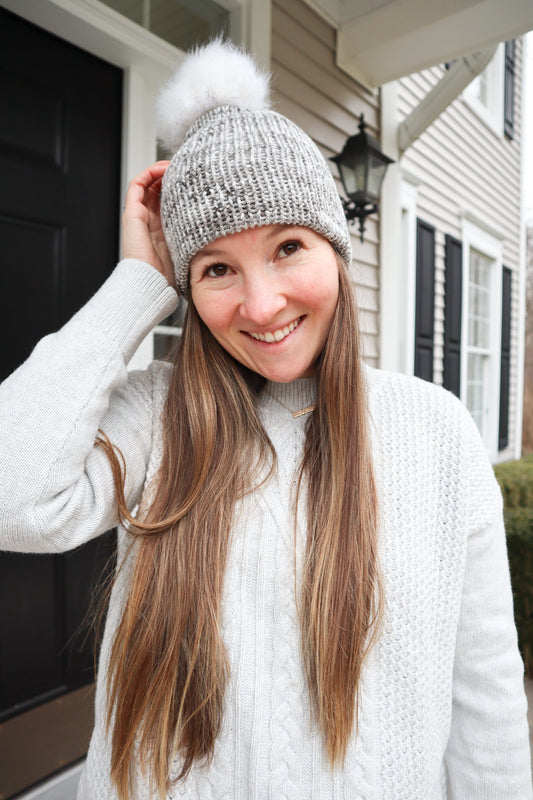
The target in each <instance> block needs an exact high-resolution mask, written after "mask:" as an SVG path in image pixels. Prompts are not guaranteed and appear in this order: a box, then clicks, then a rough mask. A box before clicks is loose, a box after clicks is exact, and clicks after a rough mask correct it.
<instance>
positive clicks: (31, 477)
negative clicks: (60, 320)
mask: <svg viewBox="0 0 533 800" xmlns="http://www.w3.org/2000/svg"><path fill="white" fill-rule="evenodd" d="M154 169H155V173H156V174H155V177H154V175H152V179H151V180H150V178H148V180H149V186H148V188H147V189H145V191H148V190H149V188H150V187H152V186H157V182H158V181H159V182H160V178H161V175H162V174H163V172H164V168H163V166H160V167H158V166H157V165H155V167H154ZM147 173H149V171H145V173H142V175H146V174H147ZM139 177H141V176H139ZM136 180H137V188H136V189H133V190H132V188H131V186H130V190H129V191H128V202H127V205H126V210H125V212H124V216H125V218H126V223H125V225H126V227H127V230H128V234H127V242H128V248H131V247H132V241H133V239H135V236H133V233H132V231H133V232H135V234H136V239H135V241H136V245H135V247H137V248H138V256H137V257H136V258H133V257H131V255H132V253H133V252H135V247H134V248H133V249H130V250H129V253H130V257H129V258H127V259H125V260H124V261H122V262H121V263H120V264H119V265H118V266H117V268H116V269H115V271H114V272H113V274H112V275H111V276H110V278H109V279H108V280H107V281H106V282H105V284H104V285H103V286H102V287H101V289H100V290H99V291H98V292H97V293H96V294H95V295H94V297H93V298H91V300H90V301H89V302H88V303H87V304H86V305H85V306H84V307H83V308H82V309H81V310H80V311H79V312H78V313H77V314H76V315H75V316H74V317H73V318H72V319H71V320H70V321H69V322H68V323H67V324H66V325H65V326H64V327H63V328H62V329H61V330H59V331H58V332H57V333H54V334H52V335H50V336H46V337H45V338H44V339H42V340H41V341H40V342H39V343H38V345H37V346H36V348H35V350H34V351H33V353H32V354H31V356H30V357H29V359H28V360H27V361H26V362H25V363H24V364H22V365H21V366H20V367H19V368H18V369H17V370H16V371H15V372H14V373H13V374H12V375H11V376H10V377H9V378H8V379H7V380H6V381H4V383H3V384H2V385H1V386H0V420H1V424H0V548H1V549H10V550H17V551H27V552H53V551H61V550H68V549H70V548H72V547H75V546H77V545H78V544H81V543H82V542H84V541H86V540H88V539H89V538H91V537H92V536H95V535H97V534H99V533H101V532H103V531H105V530H107V529H108V528H110V527H112V526H113V525H114V524H115V523H116V503H115V496H114V487H113V481H112V476H111V471H110V468H109V464H108V462H107V458H106V456H105V454H104V453H103V452H102V451H101V450H100V448H95V447H94V440H95V437H96V435H97V431H98V429H99V428H103V429H104V430H105V432H106V434H107V436H108V437H109V439H110V440H111V441H112V442H113V443H114V444H116V445H117V446H118V447H120V448H121V450H122V451H123V453H124V456H125V459H126V469H127V478H126V496H127V497H128V498H129V503H130V506H133V505H134V504H135V502H136V500H137V498H138V495H139V493H140V490H141V488H142V485H143V482H144V476H145V469H146V463H147V459H148V456H149V451H150V443H151V430H152V417H153V392H154V387H156V386H157V383H158V381H160V380H161V368H157V367H155V368H152V369H151V370H149V371H147V372H144V373H132V374H131V376H130V377H128V373H127V369H126V365H127V363H128V360H129V359H130V357H131V355H132V354H133V352H134V351H135V350H136V348H137V346H138V345H139V343H140V341H141V340H142V339H143V337H144V336H146V334H147V333H148V332H149V331H150V329H151V328H152V327H153V326H154V325H156V324H157V323H158V322H160V321H161V320H162V319H164V318H165V317H166V316H167V315H168V314H169V313H171V312H172V310H173V309H174V308H175V306H176V303H177V295H176V292H175V290H174V289H173V288H172V287H171V286H169V281H168V277H167V276H166V275H165V277H163V275H162V274H160V272H162V273H163V274H165V273H164V271H165V270H166V269H167V267H168V264H165V250H164V249H163V248H162V245H161V242H160V241H159V244H158V245H157V246H156V244H157V242H158V237H159V230H158V229H157V225H156V224H155V222H154V218H153V213H154V212H153V204H152V207H151V210H148V212H147V213H146V215H145V221H144V236H143V234H142V225H143V223H142V221H140V219H139V218H140V217H141V216H142V215H143V213H144V212H143V210H142V208H139V206H142V205H143V199H145V198H140V199H139V196H140V189H139V184H138V181H139V178H138V179H136ZM133 183H134V182H132V185H133ZM155 191H157V192H158V191H159V189H158V188H157V189H156V190H155ZM152 200H153V198H152V197H151V198H150V203H151V202H152ZM135 206H136V207H137V208H135ZM145 207H146V206H145ZM143 241H144V244H143ZM150 243H151V244H150ZM150 246H151V247H152V251H153V252H152V253H151V252H150ZM143 247H144V250H143V249H142V248H143ZM158 249H159V254H160V255H159V262H158V263H154V261H152V266H150V265H149V264H148V263H146V262H145V261H144V260H141V255H142V254H144V258H145V259H146V258H153V253H156V255H157V250H158ZM154 266H155V267H156V268H157V270H158V271H156V269H154V268H153V267H154ZM160 267H161V269H159V268H160Z"/></svg>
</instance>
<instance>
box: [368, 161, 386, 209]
mask: <svg viewBox="0 0 533 800" xmlns="http://www.w3.org/2000/svg"><path fill="white" fill-rule="evenodd" d="M386 169H387V164H384V163H383V161H382V159H381V158H378V157H377V156H375V155H373V156H371V158H370V170H369V175H368V187H367V192H368V194H369V195H370V197H371V198H372V199H373V200H374V201H376V202H377V200H378V199H379V193H380V191H381V184H382V183H383V178H384V177H385V170H386Z"/></svg>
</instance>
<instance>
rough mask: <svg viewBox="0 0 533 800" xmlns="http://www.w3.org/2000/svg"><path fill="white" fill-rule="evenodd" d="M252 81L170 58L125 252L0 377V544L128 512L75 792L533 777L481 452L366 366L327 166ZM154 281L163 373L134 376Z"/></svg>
mask: <svg viewBox="0 0 533 800" xmlns="http://www.w3.org/2000/svg"><path fill="white" fill-rule="evenodd" d="M206 73H207V75H208V76H209V77H208V78H206V77H205V75H206ZM212 76H214V78H213V77H212ZM266 88H267V86H266V82H265V79H264V77H263V76H261V75H260V74H259V73H257V71H256V70H255V68H254V66H253V64H252V63H251V62H250V60H249V59H247V57H245V56H243V55H242V54H240V53H238V52H236V51H235V50H234V48H232V47H231V46H229V45H223V44H221V43H220V42H215V43H213V44H211V45H209V46H208V47H207V48H204V49H203V50H200V51H197V52H196V53H195V54H193V55H192V56H190V57H189V58H188V59H187V60H186V61H185V62H184V64H183V65H182V67H181V68H180V70H179V71H178V73H177V76H176V78H175V80H174V82H173V83H172V84H171V85H169V87H167V89H165V91H164V92H163V95H162V98H161V102H160V111H159V113H160V130H161V132H162V135H163V138H164V140H165V141H166V143H167V145H169V146H170V147H171V149H173V150H175V151H176V152H175V155H174V157H173V159H172V161H171V162H170V164H167V162H162V163H158V164H156V165H154V166H153V167H151V168H150V169H148V170H146V171H145V172H143V173H141V175H139V176H138V178H137V179H136V180H135V181H133V183H132V184H131V186H130V189H129V191H128V197H127V202H126V208H125V212H124V218H123V237H124V243H123V251H124V256H125V259H124V261H123V262H122V263H121V264H119V266H118V267H117V269H116V270H115V273H114V274H113V275H112V276H111V278H110V279H109V280H108V281H107V282H106V284H105V285H104V287H102V289H101V290H100V291H99V292H98V293H97V295H96V296H95V297H94V298H93V299H92V300H91V301H90V302H89V303H88V304H87V306H85V307H84V308H83V309H82V310H81V311H80V312H79V313H78V314H77V315H76V316H75V317H74V318H73V320H71V322H69V323H68V325H66V326H65V328H64V329H62V330H61V331H60V332H58V333H57V334H55V335H54V336H52V337H47V339H45V340H43V341H42V342H41V343H40V344H39V345H38V346H37V348H36V350H35V352H34V353H33V354H32V356H31V358H30V359H29V360H28V362H27V363H26V364H25V365H23V366H22V367H20V369H19V370H17V372H16V373H14V375H13V376H11V378H10V379H8V381H6V382H5V384H4V385H3V387H2V390H1V402H2V408H3V409H4V415H3V419H8V421H9V424H8V425H7V426H5V427H6V428H7V430H3V431H2V434H1V435H2V442H1V450H0V452H1V453H2V464H3V470H2V476H3V477H2V484H3V485H2V492H3V495H2V503H1V508H2V521H1V531H2V541H3V544H4V546H5V547H9V548H12V549H15V550H22V551H32V550H34V551H47V550H49V551H54V550H62V549H68V548H71V547H74V546H76V545H78V544H80V543H81V542H83V541H86V540H87V539H89V538H91V537H93V536H96V535H98V534H99V533H101V532H103V531H104V530H107V529H108V528H110V527H112V526H113V525H114V524H116V522H117V521H118V520H120V521H121V522H122V525H123V529H122V530H121V532H120V534H119V565H120V566H119V569H118V570H117V575H116V579H115V583H114V587H113V591H112V595H111V600H110V605H109V611H108V617H107V622H106V630H105V634H104V639H103V643H102V649H101V655H100V664H99V678H98V686H97V696H96V723H95V731H94V734H93V737H92V741H91V746H90V750H89V754H88V758H87V764H86V767H85V771H84V774H83V777H82V780H81V784H80V790H79V797H80V798H82V799H85V798H87V799H88V798H91V800H93V799H94V798H96V799H97V800H104V798H105V800H108V799H109V798H120V800H123V799H125V798H130V799H133V798H143V800H144V798H149V797H152V796H153V797H156V796H159V797H162V798H164V797H167V798H174V797H178V796H183V797H188V798H202V800H204V799H205V798H246V799H248V798H267V797H268V798H274V799H275V800H277V798H284V797H287V798H291V800H294V798H302V799H303V798H305V799H306V800H307V799H308V798H340V797H343V798H364V799H365V800H368V799H369V798H374V799H375V800H377V799H378V798H380V800H381V799H382V800H385V799H386V800H389V798H395V799H397V800H400V798H405V800H428V799H429V800H437V799H438V800H441V799H442V798H453V799H454V800H462V799H463V798H478V799H479V800H481V798H483V800H488V798H524V800H525V799H526V798H531V797H532V792H531V776H530V768H529V752H528V741H527V736H528V732H527V723H526V717H525V710H526V707H525V698H524V693H523V687H522V685H521V681H522V665H521V661H520V657H519V654H518V651H517V646H516V633H515V629H514V624H513V619H512V600H511V593H510V586H509V575H508V568H507V560H506V552H505V539H504V533H503V527H502V522H501V516H502V515H501V500H500V496H499V492H498V489H497V485H496V483H495V480H494V476H493V474H492V470H491V468H490V464H489V463H488V461H487V458H486V455H485V453H484V448H483V445H482V443H481V442H480V439H479V436H478V434H477V432H476V430H475V426H474V425H473V423H472V421H471V420H470V418H469V417H468V415H467V414H466V412H465V411H464V409H463V408H462V406H461V405H460V403H459V402H458V401H457V400H456V399H455V398H453V397H451V396H450V395H448V394H447V393H446V392H444V391H442V390H440V389H438V388H436V387H434V386H432V385H429V384H426V383H423V382H421V381H417V380H413V379H409V378H405V377H402V376H394V375H389V374H385V373H380V372H377V371H375V370H370V369H366V368H365V369H364V368H363V367H362V365H361V359H360V354H359V349H358V333H357V324H356V311H355V307H354V301H353V297H352V292H351V288H350V281H349V277H348V266H347V265H348V264H349V263H350V261H351V245H350V236H349V233H348V230H347V227H346V222H345V219H344V215H343V211H342V206H341V204H340V201H339V199H338V196H337V193H336V189H335V184H334V181H333V179H332V177H331V174H330V172H329V169H328V167H327V165H326V164H325V162H324V160H323V158H322V157H321V155H320V153H319V151H318V150H317V148H316V147H315V145H314V144H313V143H312V142H311V141H310V140H309V139H308V137H307V136H306V135H305V134H304V133H303V132H302V131H301V130H300V129H299V128H298V127H297V126H295V125H294V124H293V123H291V122H289V120H287V119H285V118H284V117H282V116H280V115H278V114H275V113H274V112H272V111H270V110H268V109H267V108H265V107H264V103H263V98H264V95H265V93H266ZM163 176H164V177H163ZM160 191H161V209H160V208H159V195H160ZM159 211H161V220H162V226H163V229H164V233H165V239H163V235H162V229H161V224H160V219H159ZM166 245H168V251H167V247H166ZM154 268H155V269H154ZM174 282H175V283H176V285H177V288H178V290H179V291H180V292H181V293H182V294H184V295H185V296H186V297H187V298H188V299H189V310H188V314H187V319H186V322H185V325H184V332H183V338H182V343H181V346H180V348H179V350H178V352H177V353H176V356H175V359H174V365H173V367H170V366H169V365H165V364H155V365H153V366H152V367H151V368H150V369H149V370H147V371H146V372H141V373H132V374H130V375H127V372H126V367H125V364H126V363H127V360H128V358H129V357H130V356H131V354H132V352H133V351H134V350H135V348H136V346H137V345H138V343H139V341H140V339H141V338H142V337H143V336H144V335H145V334H146V333H147V331H148V330H149V329H150V328H151V327H152V326H154V325H155V324H157V323H158V322H159V321H160V320H162V319H163V318H164V317H165V316H166V315H168V314H169V313H170V312H171V311H172V309H173V308H174V307H175V303H176V293H175V291H174V289H173V288H172V285H173V284H174ZM43 387H45V389H44V390H43ZM20 398H23V400H22V401H20ZM95 443H96V446H94V445H95Z"/></svg>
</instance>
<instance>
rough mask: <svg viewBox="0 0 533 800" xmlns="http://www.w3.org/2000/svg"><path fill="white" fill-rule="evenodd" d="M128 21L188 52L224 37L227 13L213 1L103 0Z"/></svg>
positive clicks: (227, 23)
mask: <svg viewBox="0 0 533 800" xmlns="http://www.w3.org/2000/svg"><path fill="white" fill-rule="evenodd" d="M103 2H104V3H105V4H106V5H108V6H110V8H113V9H114V10H115V11H118V12H119V14H123V15H124V16H125V17H127V18H128V19H131V20H132V21H133V22H136V23H137V24H138V25H142V26H143V28H147V29H148V30H150V31H152V33H155V34H156V35H157V36H160V37H161V38H162V39H165V41H167V42H170V44H173V45H174V46H175V47H179V48H180V49H182V50H188V49H189V48H190V47H192V46H193V45H196V44H203V43H205V42H207V41H208V39H210V38H212V37H213V36H216V35H217V34H219V33H222V34H224V35H227V33H228V25H229V12H228V11H226V9H225V8H222V7H221V6H220V5H219V4H218V3H216V2H214V0H103Z"/></svg>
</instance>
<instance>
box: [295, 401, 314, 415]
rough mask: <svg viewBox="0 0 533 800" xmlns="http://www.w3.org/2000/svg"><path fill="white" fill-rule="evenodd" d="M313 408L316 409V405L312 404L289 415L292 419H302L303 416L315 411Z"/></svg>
mask: <svg viewBox="0 0 533 800" xmlns="http://www.w3.org/2000/svg"><path fill="white" fill-rule="evenodd" d="M315 408H316V403H312V404H311V405H310V406H306V407H305V408H301V409H300V410H299V411H291V414H292V416H293V417H294V419H298V417H303V416H304V415H305V414H310V413H311V411H314V410H315Z"/></svg>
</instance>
